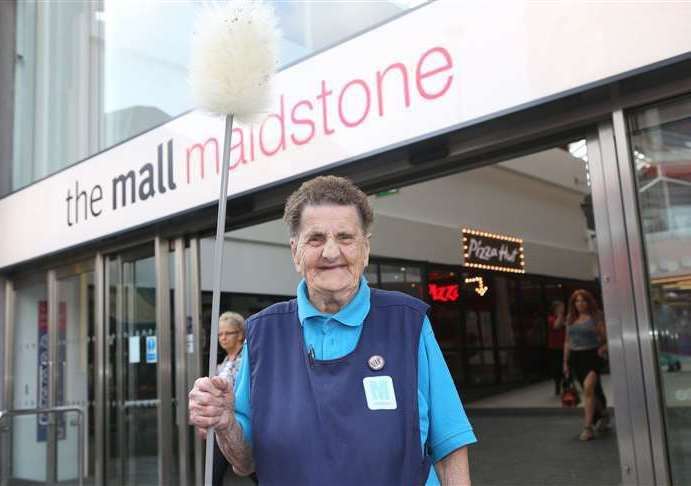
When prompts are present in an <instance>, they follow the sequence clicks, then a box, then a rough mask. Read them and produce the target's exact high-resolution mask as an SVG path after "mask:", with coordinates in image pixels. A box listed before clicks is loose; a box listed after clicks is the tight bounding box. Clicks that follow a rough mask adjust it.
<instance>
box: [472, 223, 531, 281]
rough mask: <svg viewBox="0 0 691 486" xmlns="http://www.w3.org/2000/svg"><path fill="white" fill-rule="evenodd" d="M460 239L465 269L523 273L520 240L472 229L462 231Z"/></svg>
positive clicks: (523, 257)
mask: <svg viewBox="0 0 691 486" xmlns="http://www.w3.org/2000/svg"><path fill="white" fill-rule="evenodd" d="M462 237H463V262H464V265H465V266H466V267H470V268H479V269H482V270H495V271H498V272H512V273H525V255H524V254H523V240H522V239H520V238H515V237H513V236H504V235H498V234H494V233H488V232H486V231H477V230H472V229H463V231H462Z"/></svg>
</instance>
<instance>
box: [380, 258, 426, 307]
mask: <svg viewBox="0 0 691 486" xmlns="http://www.w3.org/2000/svg"><path fill="white" fill-rule="evenodd" d="M379 272H380V275H381V282H380V286H381V288H382V289H385V290H397V291H399V292H404V293H406V294H409V295H412V296H413V297H417V298H418V299H421V298H423V295H424V289H423V288H422V269H421V268H420V267H418V266H413V265H409V264H406V265H388V264H383V263H382V264H380V265H379Z"/></svg>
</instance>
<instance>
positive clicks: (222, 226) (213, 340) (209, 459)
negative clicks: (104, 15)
mask: <svg viewBox="0 0 691 486" xmlns="http://www.w3.org/2000/svg"><path fill="white" fill-rule="evenodd" d="M232 136H233V115H232V114H230V115H226V133H225V137H224V141H223V164H222V166H221V192H220V194H219V196H218V219H217V220H216V245H215V246H214V280H213V284H214V290H213V296H212V300H211V332H210V333H209V378H211V377H212V376H215V375H216V353H217V351H218V318H219V312H220V308H221V279H222V276H223V243H224V241H225V238H224V236H225V230H226V201H227V200H228V169H229V167H230V141H231V138H232ZM215 440H216V439H215V437H214V430H213V429H209V430H208V432H207V433H206V458H205V460H204V484H205V486H212V485H211V482H212V479H213V469H214V442H215Z"/></svg>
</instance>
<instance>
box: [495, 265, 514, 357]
mask: <svg viewBox="0 0 691 486" xmlns="http://www.w3.org/2000/svg"><path fill="white" fill-rule="evenodd" d="M494 286H495V292H496V296H497V297H496V302H495V306H496V308H495V312H496V316H497V342H498V344H499V346H516V345H517V344H518V336H517V334H518V330H517V328H516V323H515V318H516V313H515V304H516V302H517V301H518V299H517V297H518V295H517V292H516V282H515V281H514V280H511V279H509V278H508V277H504V276H496V277H494Z"/></svg>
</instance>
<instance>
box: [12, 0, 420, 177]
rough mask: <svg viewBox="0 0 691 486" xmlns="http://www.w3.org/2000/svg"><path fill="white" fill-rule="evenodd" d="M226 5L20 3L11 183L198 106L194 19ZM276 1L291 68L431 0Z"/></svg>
mask: <svg viewBox="0 0 691 486" xmlns="http://www.w3.org/2000/svg"><path fill="white" fill-rule="evenodd" d="M223 3H225V0H211V1H209V2H200V1H198V0H176V1H169V0H152V1H139V0H98V1H64V2H57V1H56V2H41V1H27V2H17V39H16V40H17V42H16V45H17V52H16V54H17V63H16V72H15V77H16V83H15V115H14V127H15V133H14V137H15V138H14V147H15V148H16V150H15V151H14V160H13V163H12V179H13V180H12V189H13V190H16V189H19V188H21V187H23V186H25V185H27V184H30V183H31V182H33V181H35V180H37V179H40V178H42V177H45V176H47V175H50V174H52V173H54V172H56V171H58V170H60V169H62V168H63V167H66V166H68V165H71V164H73V163H75V162H77V161H79V160H81V159H84V158H86V157H89V156H91V155H93V154H95V153H97V152H99V151H102V150H104V149H106V148H108V147H111V146H113V145H114V144H117V143H119V142H122V141H124V140H127V139H129V138H131V137H134V136H136V135H139V134H141V133H142V132H144V131H146V130H149V129H151V128H153V127H156V126H158V125H160V124H162V123H165V122H166V121H168V120H170V119H171V118H173V117H176V116H179V115H181V114H182V113H184V112H186V111H188V110H190V109H192V108H193V103H192V99H191V96H190V89H189V86H188V83H187V66H188V65H189V56H190V43H191V39H192V34H193V29H194V22H193V21H192V19H195V18H196V17H197V15H198V13H199V11H200V9H201V8H203V7H204V6H205V5H206V4H217V5H220V4H223ZM270 3H272V4H273V5H274V7H275V10H276V14H277V17H278V19H279V25H280V28H281V31H282V33H283V37H282V39H281V42H280V46H279V67H282V66H286V65H288V64H290V63H293V62H296V61H298V60H299V59H301V58H304V57H305V56H308V55H310V54H312V53H314V52H316V51H319V50H322V49H325V48H328V47H331V46H333V45H335V44H338V43H340V42H343V41H344V40H345V39H346V38H348V37H350V36H352V35H354V34H356V33H358V32H361V31H363V30H366V29H368V28H371V27H372V26H374V25H377V24H379V23H381V22H383V21H385V20H387V19H390V18H392V17H394V16H396V15H398V14H400V13H402V12H404V11H406V10H408V9H410V8H412V7H415V6H417V5H419V4H422V3H425V1H424V0H381V1H364V2H363V1H357V2H356V1H350V2H318V1H314V2H286V1H278V0H275V1H271V2H270ZM152 26H155V28H152Z"/></svg>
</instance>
